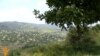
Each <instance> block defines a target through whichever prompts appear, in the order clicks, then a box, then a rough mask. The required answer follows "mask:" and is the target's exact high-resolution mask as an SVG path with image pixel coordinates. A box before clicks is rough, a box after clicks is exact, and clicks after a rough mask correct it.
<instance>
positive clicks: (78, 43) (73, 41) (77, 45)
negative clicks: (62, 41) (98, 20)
mask: <svg viewBox="0 0 100 56" xmlns="http://www.w3.org/2000/svg"><path fill="white" fill-rule="evenodd" d="M66 41H68V44H69V46H70V47H71V48H72V49H73V50H74V51H77V52H78V51H79V52H91V51H93V47H94V46H95V40H94V37H93V36H92V35H91V32H90V31H84V32H83V33H82V35H81V37H78V35H77V31H76V29H75V28H71V29H70V30H69V33H68V35H67V40H66Z"/></svg>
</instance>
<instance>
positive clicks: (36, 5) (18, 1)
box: [0, 0, 49, 24]
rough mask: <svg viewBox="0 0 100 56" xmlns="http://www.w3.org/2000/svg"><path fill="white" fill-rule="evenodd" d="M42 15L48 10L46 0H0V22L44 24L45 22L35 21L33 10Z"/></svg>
mask: <svg viewBox="0 0 100 56" xmlns="http://www.w3.org/2000/svg"><path fill="white" fill-rule="evenodd" d="M34 9H37V10H40V11H41V12H42V13H43V12H44V11H46V10H48V9H49V8H48V6H47V5H46V0H0V22H4V21H18V22H27V23H36V24H45V20H43V21H40V20H39V19H36V18H35V16H34V14H33V12H32V11H33V10H34Z"/></svg>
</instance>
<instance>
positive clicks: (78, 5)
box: [34, 0, 100, 29]
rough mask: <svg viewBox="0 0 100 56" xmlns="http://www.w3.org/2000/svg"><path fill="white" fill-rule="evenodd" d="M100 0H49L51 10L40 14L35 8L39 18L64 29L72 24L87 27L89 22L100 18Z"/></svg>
mask: <svg viewBox="0 0 100 56" xmlns="http://www.w3.org/2000/svg"><path fill="white" fill-rule="evenodd" d="M99 2H100V1H99V0H47V5H48V6H49V8H50V10H49V11H45V13H43V14H39V11H37V10H34V14H35V15H36V16H37V17H38V18H39V19H41V20H42V19H45V20H46V22H47V23H51V24H55V25H57V26H59V27H62V28H63V29H66V26H65V25H67V26H68V27H69V26H71V25H73V24H74V25H75V26H76V27H77V26H79V27H82V28H85V27H87V25H88V24H92V23H95V22H97V21H99V20H100V15H99V12H98V10H99V9H98V7H97V6H99Z"/></svg>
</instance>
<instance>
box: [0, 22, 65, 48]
mask: <svg viewBox="0 0 100 56" xmlns="http://www.w3.org/2000/svg"><path fill="white" fill-rule="evenodd" d="M63 33H64V32H63V31H60V29H59V28H58V27H56V26H54V25H53V26H52V25H47V24H31V23H22V22H1V23H0V45H1V46H9V47H11V48H19V47H30V46H37V45H43V44H48V43H50V42H54V41H61V40H63V39H64V38H63V36H64V34H63Z"/></svg>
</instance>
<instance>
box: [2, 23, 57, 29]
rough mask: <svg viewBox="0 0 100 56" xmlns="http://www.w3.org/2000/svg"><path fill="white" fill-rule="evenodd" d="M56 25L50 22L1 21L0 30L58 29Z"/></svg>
mask: <svg viewBox="0 0 100 56" xmlns="http://www.w3.org/2000/svg"><path fill="white" fill-rule="evenodd" d="M57 29H59V28H58V27H57V26H55V25H48V24H32V23H23V22H0V30H14V31H15V30H19V31H22V30H24V31H28V30H29V31H31V30H32V31H33V30H57Z"/></svg>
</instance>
